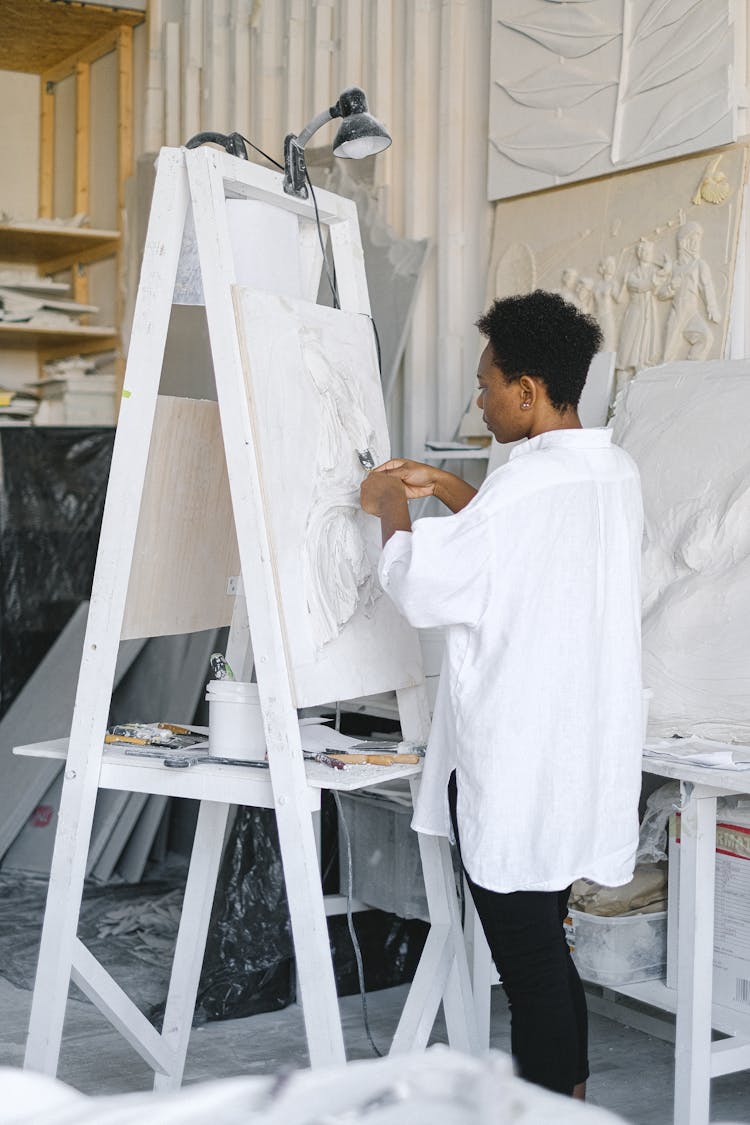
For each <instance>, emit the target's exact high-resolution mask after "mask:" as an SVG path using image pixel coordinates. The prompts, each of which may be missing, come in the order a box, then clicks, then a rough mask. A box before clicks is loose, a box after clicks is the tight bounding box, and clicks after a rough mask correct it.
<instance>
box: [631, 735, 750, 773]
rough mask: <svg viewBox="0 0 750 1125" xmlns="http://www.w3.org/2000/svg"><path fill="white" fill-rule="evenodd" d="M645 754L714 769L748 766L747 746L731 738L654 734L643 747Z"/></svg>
mask: <svg viewBox="0 0 750 1125" xmlns="http://www.w3.org/2000/svg"><path fill="white" fill-rule="evenodd" d="M643 753H644V756H645V757H647V758H661V759H663V760H664V759H666V760H668V761H673V762H685V763H689V764H690V765H693V766H708V767H709V768H710V769H717V770H747V769H750V746H742V745H736V744H733V743H731V742H714V741H713V739H710V738H699V737H698V736H697V735H692V736H691V737H690V738H654V739H649V741H648V742H647V743H646V745H645V747H644V749H643Z"/></svg>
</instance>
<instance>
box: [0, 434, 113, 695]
mask: <svg viewBox="0 0 750 1125" xmlns="http://www.w3.org/2000/svg"><path fill="white" fill-rule="evenodd" d="M113 440H114V429H112V428H111V427H96V428H93V427H92V428H86V429H81V428H78V427H70V426H45V427H39V428H38V429H36V428H34V427H31V426H29V427H26V426H18V427H12V426H4V427H0V715H2V714H4V713H5V712H6V711H7V709H8V707H9V706H10V704H11V703H12V702H13V700H14V699H15V697H16V695H18V692H19V691H20V690H21V688H22V687H23V685H24V684H25V682H26V680H28V678H29V676H30V675H31V674H32V672H33V671H34V669H35V668H36V667H37V666H38V665H39V663H40V661H41V660H42V657H43V656H44V655H45V653H46V652H47V651H48V649H49V648H50V647H51V645H52V643H53V642H54V640H55V639H56V638H57V637H58V636H59V634H60V633H61V632H62V630H63V628H64V627H65V625H66V624H67V622H68V620H69V619H70V618H71V617H72V615H73V613H74V611H75V610H76V609H77V607H78V606H79V605H80V604H81V602H82V601H86V600H87V599H88V597H89V595H90V593H91V580H92V577H93V573H94V563H95V560H96V551H97V546H98V543H99V529H100V527H101V521H102V511H103V507H104V496H105V493H106V490H107V478H108V476H109V465H110V461H111V458H112V444H113Z"/></svg>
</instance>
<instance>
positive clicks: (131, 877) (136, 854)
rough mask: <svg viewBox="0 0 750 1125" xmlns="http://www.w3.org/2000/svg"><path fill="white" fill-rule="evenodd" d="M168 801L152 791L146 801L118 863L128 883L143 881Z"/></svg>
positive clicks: (118, 867) (119, 871)
mask: <svg viewBox="0 0 750 1125" xmlns="http://www.w3.org/2000/svg"><path fill="white" fill-rule="evenodd" d="M168 801H169V797H161V796H159V795H157V794H154V793H152V794H151V796H150V797H149V799H148V801H147V802H146V805H145V807H144V809H143V811H142V813H141V815H140V816H139V818H138V822H137V824H136V826H135V828H134V829H133V831H132V832H131V834H130V839H129V840H128V842H127V844H126V845H125V850H124V851H123V853H122V857H121V859H120V862H119V863H118V865H117V874H118V875H121V876H122V878H123V879H124V880H125V882H126V883H139V882H140V881H141V878H142V877H143V872H144V871H145V869H146V863H147V862H148V856H149V852H150V851H151V848H152V847H153V843H154V840H155V839H156V836H157V833H158V831H159V826H160V825H161V821H162V817H163V816H164V813H165V810H166V808H167V802H168Z"/></svg>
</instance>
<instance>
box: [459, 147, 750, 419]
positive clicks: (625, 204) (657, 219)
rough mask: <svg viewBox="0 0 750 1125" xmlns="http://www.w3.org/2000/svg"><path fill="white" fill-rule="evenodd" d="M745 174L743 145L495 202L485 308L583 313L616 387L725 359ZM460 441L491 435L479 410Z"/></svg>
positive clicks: (469, 416)
mask: <svg viewBox="0 0 750 1125" xmlns="http://www.w3.org/2000/svg"><path fill="white" fill-rule="evenodd" d="M746 165H747V149H746V147H745V146H737V147H735V148H732V149H726V150H724V151H723V152H721V153H717V154H713V155H711V154H709V155H708V156H705V155H704V156H699V157H687V158H685V159H684V160H680V161H674V162H673V163H670V164H666V165H661V166H658V167H654V168H643V169H634V170H632V171H630V172H625V173H622V174H620V175H618V176H613V177H611V178H610V179H608V180H604V181H602V180H599V181H597V182H596V183H590V184H576V185H572V186H570V187H567V188H561V189H559V190H557V191H555V192H549V193H544V194H542V195H536V196H529V197H521V198H518V199H512V200H504V201H502V202H500V203H498V204H497V206H496V208H495V228H494V233H493V245H492V254H491V260H490V269H489V273H488V278H489V281H488V290H487V304H489V302H490V301H491V300H492V299H493V298H495V297H507V296H510V295H512V294H513V293H525V292H530V291H531V289H533V288H537V287H538V288H541V289H548V290H552V291H556V292H558V293H560V295H561V296H563V297H564V298H565V299H566V300H568V301H571V302H572V303H573V304H574V305H575V306H576V307H577V308H584V309H586V310H587V311H589V312H590V313H591V315H592V316H594V317H595V318H596V320H597V321H598V323H599V325H600V327H601V330H602V334H603V336H604V350H606V351H610V352H614V353H615V363H616V368H617V381H616V384H617V389H621V388H622V387H624V386H625V385H626V384H627V383H628V382H629V381H630V380H631V379H632V377H633V375H634V374H635V373H636V371H638V370H640V369H641V368H644V367H651V366H653V365H655V364H659V363H663V362H672V361H674V360H683V359H691V360H693V359H695V360H705V359H719V358H722V357H723V356H724V355H725V354H726V349H727V334H728V323H729V315H730V312H731V308H732V290H733V283H734V276H735V262H736V254H737V247H738V240H739V231H740V220H741V218H742V203H743V198H744V185H745V182H746ZM521 264H523V266H522V268H521ZM592 279H593V281H592ZM461 433H462V434H463V435H484V436H486V428H485V427H484V426H483V424H482V421H481V417H480V414H479V412H478V411H475V410H474V408H473V406H472V407H471V408H470V411H469V415H468V416H467V418H466V419H465V420H464V422H463V423H462V426H461Z"/></svg>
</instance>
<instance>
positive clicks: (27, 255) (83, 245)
mask: <svg viewBox="0 0 750 1125" xmlns="http://www.w3.org/2000/svg"><path fill="white" fill-rule="evenodd" d="M119 242H120V232H119V231H116V230H91V229H90V228H88V227H55V226H51V225H50V224H48V223H24V224H20V223H0V261H3V262H34V263H40V262H50V261H55V260H56V259H59V258H67V257H70V258H73V257H75V256H76V255H79V254H87V255H88V254H90V253H91V252H92V251H93V252H95V251H97V250H102V251H103V252H106V250H107V248H108V247H111V249H112V252H114V251H115V250H116V249H117V247H118V245H119Z"/></svg>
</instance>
